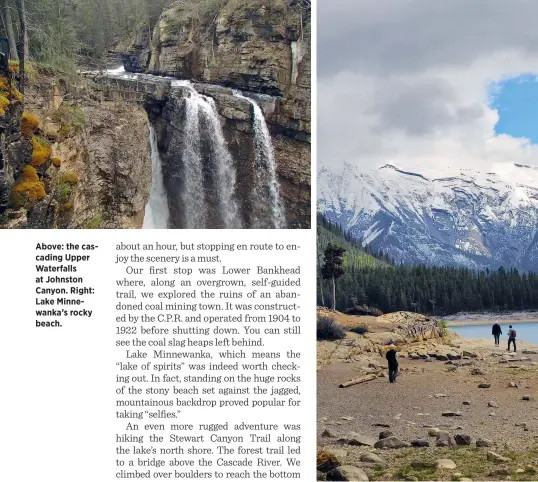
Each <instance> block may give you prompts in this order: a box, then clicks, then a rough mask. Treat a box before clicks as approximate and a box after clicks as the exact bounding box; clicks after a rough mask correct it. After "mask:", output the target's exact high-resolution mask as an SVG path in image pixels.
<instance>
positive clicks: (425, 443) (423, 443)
mask: <svg viewBox="0 0 538 482" xmlns="http://www.w3.org/2000/svg"><path fill="white" fill-rule="evenodd" d="M411 446H412V447H429V446H430V442H428V441H427V440H423V439H418V440H413V441H411Z"/></svg>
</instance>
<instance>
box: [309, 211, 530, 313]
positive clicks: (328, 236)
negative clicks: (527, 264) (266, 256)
mask: <svg viewBox="0 0 538 482" xmlns="http://www.w3.org/2000/svg"><path fill="white" fill-rule="evenodd" d="M318 233H319V234H318V288H317V302H318V305H323V306H331V304H332V280H331V279H325V280H323V279H322V276H321V272H322V265H323V254H324V250H325V249H326V247H327V244H328V243H332V244H333V245H337V246H341V247H343V248H344V249H346V251H345V253H344V263H343V274H342V275H341V276H340V277H339V278H337V279H336V283H335V284H336V309H337V310H339V311H346V310H347V309H349V308H352V307H354V306H362V305H367V306H368V307H370V308H379V309H380V310H381V311H383V312H384V313H389V312H394V311H415V312H419V313H424V314H433V315H439V316H440V315H448V314H454V313H457V312H460V311H505V310H527V309H538V275H537V274H536V273H520V272H518V271H517V270H516V269H505V268H502V267H501V268H499V269H498V270H496V271H490V270H485V271H478V270H471V269H466V268H454V267H431V266H401V265H396V264H394V263H393V262H391V260H390V259H388V257H387V256H385V255H382V256H378V255H374V254H372V253H368V252H366V251H365V250H364V249H363V248H362V247H360V246H359V245H358V244H356V243H354V242H353V240H352V239H350V238H349V236H347V235H346V234H345V233H344V232H343V230H342V229H341V228H340V227H338V226H335V225H333V224H331V223H330V222H328V221H327V220H325V219H324V218H323V217H318ZM320 240H326V241H320ZM369 257H374V258H375V259H376V260H377V261H376V262H371V261H370V262H367V263H363V262H362V263H361V262H355V261H354V260H360V259H364V258H366V259H369Z"/></svg>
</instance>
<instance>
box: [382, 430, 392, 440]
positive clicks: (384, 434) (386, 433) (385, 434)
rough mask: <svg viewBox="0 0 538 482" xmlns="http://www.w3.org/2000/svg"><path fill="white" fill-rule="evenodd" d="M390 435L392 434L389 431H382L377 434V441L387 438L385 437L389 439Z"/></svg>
mask: <svg viewBox="0 0 538 482" xmlns="http://www.w3.org/2000/svg"><path fill="white" fill-rule="evenodd" d="M392 435H393V434H392V432H391V431H390V430H383V432H381V433H380V434H379V440H381V439H384V438H387V437H391V436H392Z"/></svg>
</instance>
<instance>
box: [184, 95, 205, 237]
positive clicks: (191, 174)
mask: <svg viewBox="0 0 538 482" xmlns="http://www.w3.org/2000/svg"><path fill="white" fill-rule="evenodd" d="M185 105H186V114H185V127H186V129H185V145H184V150H183V153H182V155H183V169H184V177H183V180H184V183H183V189H182V192H181V197H182V200H183V206H184V215H185V223H186V225H185V228H187V229H193V228H205V227H206V225H205V224H206V212H205V199H204V173H203V169H202V167H203V166H202V162H201V160H202V155H201V148H200V122H199V114H200V103H199V102H198V99H197V98H196V96H195V95H194V93H193V92H189V94H188V97H187V98H186V100H185Z"/></svg>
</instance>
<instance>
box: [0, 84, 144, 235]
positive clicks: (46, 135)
mask: <svg viewBox="0 0 538 482" xmlns="http://www.w3.org/2000/svg"><path fill="white" fill-rule="evenodd" d="M11 109H12V110H13V113H12V115H11V116H10V117H8V116H7V115H6V116H3V117H0V131H1V130H2V128H3V129H4V131H3V133H2V134H1V135H0V143H1V148H0V152H2V162H3V169H2V170H1V173H2V174H1V175H0V199H1V202H0V214H1V215H2V218H1V220H0V221H1V222H0V228H41V229H48V228H139V227H141V226H142V221H143V217H144V206H145V204H146V202H147V199H148V196H149V189H150V185H151V161H150V154H149V144H148V136H147V132H148V125H147V115H146V113H145V112H144V110H143V108H142V107H141V106H137V105H135V104H129V103H121V102H112V101H109V100H106V99H105V98H104V97H103V95H102V93H101V92H100V91H99V90H97V89H95V87H94V86H91V85H89V84H87V83H86V82H85V81H82V80H81V81H80V82H78V83H77V84H76V85H70V86H68V85H67V84H65V83H59V82H58V81H56V80H54V79H52V78H50V77H47V76H41V77H40V78H39V80H38V81H37V83H35V84H34V85H32V86H31V87H30V88H29V90H28V92H27V95H26V97H25V101H24V109H25V111H26V114H25V115H29V116H31V117H32V118H35V126H36V127H35V129H34V132H33V136H32V133H30V135H28V132H27V133H26V135H24V134H23V133H21V131H24V129H25V122H24V120H22V122H21V116H22V107H21V106H19V105H17V104H14V105H13V106H12V107H11ZM3 119H10V122H11V123H10V124H8V125H4V124H2V120H3ZM5 122H6V121H5V120H4V123H5ZM33 142H34V145H33ZM36 143H38V144H39V145H43V146H45V147H44V150H43V152H45V153H46V154H45V155H44V157H43V158H42V159H41V160H39V162H40V163H41V164H40V165H39V166H37V163H38V162H37V161H36V159H37V157H36V145H37V144H36ZM133 153H136V155H133ZM34 166H35V174H36V175H37V176H36V178H35V181H34V182H36V183H38V185H42V186H43V192H42V193H40V194H39V195H38V196H33V197H32V196H28V193H27V192H24V193H23V194H25V195H24V196H22V197H21V196H14V194H15V195H16V194H17V186H20V185H21V183H23V182H24V181H25V178H24V173H23V169H24V168H26V169H27V170H28V169H30V167H34ZM28 172H31V170H30V171H28ZM23 185H24V184H23Z"/></svg>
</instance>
